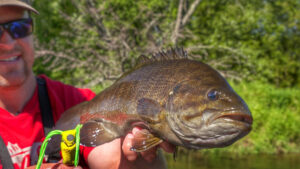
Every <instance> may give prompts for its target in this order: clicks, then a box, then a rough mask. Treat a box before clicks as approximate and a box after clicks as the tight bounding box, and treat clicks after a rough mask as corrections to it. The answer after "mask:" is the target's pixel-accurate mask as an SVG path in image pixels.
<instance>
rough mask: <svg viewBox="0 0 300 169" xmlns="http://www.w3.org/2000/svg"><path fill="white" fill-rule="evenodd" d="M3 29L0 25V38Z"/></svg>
mask: <svg viewBox="0 0 300 169" xmlns="http://www.w3.org/2000/svg"><path fill="white" fill-rule="evenodd" d="M3 32H4V31H3V29H2V27H0V38H1V37H2V34H3Z"/></svg>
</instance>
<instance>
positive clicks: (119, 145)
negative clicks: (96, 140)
mask: <svg viewBox="0 0 300 169" xmlns="http://www.w3.org/2000/svg"><path fill="white" fill-rule="evenodd" d="M139 130H141V129H139V128H137V127H135V128H133V130H132V132H131V133H128V134H127V135H126V136H125V138H123V139H121V138H118V139H115V140H114V141H112V142H109V143H106V144H103V145H100V146H97V147H96V148H94V149H93V150H92V151H91V153H90V154H89V156H88V165H89V167H90V168H91V169H94V168H95V169H96V168H97V169H128V168H133V165H135V164H134V162H136V161H137V160H140V159H137V158H138V157H139V154H138V153H136V152H134V151H131V150H130V148H131V147H132V140H133V138H134V134H135V133H136V132H138V131H139ZM158 147H161V148H162V149H163V150H164V151H166V152H169V153H172V152H174V151H175V147H174V146H173V145H171V144H169V143H167V142H163V143H161V144H160V145H159V146H156V147H154V148H151V149H149V150H147V151H145V152H142V153H140V155H141V156H142V158H143V159H144V160H146V161H147V162H148V163H149V165H150V163H151V162H152V161H153V160H154V159H155V157H156V156H157V155H156V152H157V148H158ZM145 167H146V166H145Z"/></svg>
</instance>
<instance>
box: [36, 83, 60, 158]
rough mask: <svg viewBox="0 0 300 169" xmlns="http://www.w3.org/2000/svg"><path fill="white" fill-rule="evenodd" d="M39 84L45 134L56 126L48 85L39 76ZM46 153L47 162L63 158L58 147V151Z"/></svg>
mask: <svg viewBox="0 0 300 169" xmlns="http://www.w3.org/2000/svg"><path fill="white" fill-rule="evenodd" d="M36 79H37V84H38V95H39V103H40V110H41V114H42V121H43V125H44V132H45V136H47V134H48V133H49V132H50V131H51V130H52V129H53V127H54V120H53V114H52V109H51V103H50V99H49V96H48V91H47V85H46V81H45V79H43V78H40V77H37V78H36ZM45 155H47V156H48V160H47V162H58V161H59V160H60V159H61V156H60V148H58V149H57V151H56V152H54V151H53V152H52V153H51V154H49V153H48V152H47V151H46V153H45Z"/></svg>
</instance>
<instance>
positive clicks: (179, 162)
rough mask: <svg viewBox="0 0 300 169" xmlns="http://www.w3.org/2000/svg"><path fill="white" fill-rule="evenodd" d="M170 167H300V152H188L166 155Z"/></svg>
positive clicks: (293, 168)
mask: <svg viewBox="0 0 300 169" xmlns="http://www.w3.org/2000/svg"><path fill="white" fill-rule="evenodd" d="M166 158H167V161H168V167H169V169H300V154H287V155H247V156H236V155H235V156H234V157H233V156H232V155H230V154H228V155H222V156H205V155H199V153H198V154H197V153H195V152H188V153H182V154H178V157H177V158H176V161H174V160H173V157H172V155H167V156H166Z"/></svg>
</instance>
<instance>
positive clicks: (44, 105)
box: [36, 77, 54, 136]
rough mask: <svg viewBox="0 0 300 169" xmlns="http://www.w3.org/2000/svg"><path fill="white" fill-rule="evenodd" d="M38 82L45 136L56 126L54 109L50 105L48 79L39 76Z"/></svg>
mask: <svg viewBox="0 0 300 169" xmlns="http://www.w3.org/2000/svg"><path fill="white" fill-rule="evenodd" d="M36 79H37V84H38V95H39V103H40V110H41V114H42V121H43V125H44V132H45V136H46V135H47V134H48V133H49V132H50V131H51V130H52V128H53V126H54V120H53V115H52V109H51V105H50V100H49V96H48V92H47V86H46V81H45V79H43V78H40V77H37V78H36Z"/></svg>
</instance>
